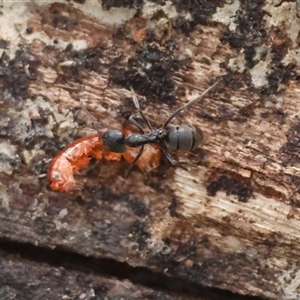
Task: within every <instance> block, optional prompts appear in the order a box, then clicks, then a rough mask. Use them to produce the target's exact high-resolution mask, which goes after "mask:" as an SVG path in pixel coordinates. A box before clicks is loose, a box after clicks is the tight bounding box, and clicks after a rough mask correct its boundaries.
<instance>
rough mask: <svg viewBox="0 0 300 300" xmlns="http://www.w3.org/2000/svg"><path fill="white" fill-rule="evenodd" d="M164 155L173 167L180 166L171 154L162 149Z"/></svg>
mask: <svg viewBox="0 0 300 300" xmlns="http://www.w3.org/2000/svg"><path fill="white" fill-rule="evenodd" d="M161 149H162V151H163V153H164V155H165V156H166V157H167V159H168V161H169V162H170V163H171V164H172V165H173V166H176V165H178V164H179V162H178V161H176V160H175V159H174V158H173V157H172V156H171V154H170V152H169V151H168V150H167V149H166V148H165V147H161Z"/></svg>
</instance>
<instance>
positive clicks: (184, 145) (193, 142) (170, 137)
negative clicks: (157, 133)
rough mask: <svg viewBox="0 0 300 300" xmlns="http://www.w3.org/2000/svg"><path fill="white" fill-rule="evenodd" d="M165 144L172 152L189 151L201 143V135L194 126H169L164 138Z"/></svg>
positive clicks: (198, 129) (199, 130)
mask: <svg viewBox="0 0 300 300" xmlns="http://www.w3.org/2000/svg"><path fill="white" fill-rule="evenodd" d="M165 141H166V144H167V145H168V146H169V147H170V148H171V149H173V150H180V151H189V150H193V149H195V148H197V147H198V146H199V145H200V144H201V143H202V141H203V133H202V131H201V129H200V128H198V127H196V126H189V125H186V124H183V125H178V126H172V125H169V126H168V128H167V132H166V136H165Z"/></svg>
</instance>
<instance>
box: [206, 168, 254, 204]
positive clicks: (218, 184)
mask: <svg viewBox="0 0 300 300" xmlns="http://www.w3.org/2000/svg"><path fill="white" fill-rule="evenodd" d="M206 190H207V193H208V195H210V196H216V194H217V192H218V191H225V192H226V194H227V195H236V196H237V197H238V200H239V201H241V202H247V200H248V199H249V198H250V197H251V196H252V194H253V187H252V186H251V183H250V181H249V179H247V178H244V177H242V176H241V175H239V174H236V173H233V172H227V171H221V170H213V171H212V172H211V173H210V175H209V177H208V178H207V180H206Z"/></svg>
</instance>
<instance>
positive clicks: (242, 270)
mask: <svg viewBox="0 0 300 300" xmlns="http://www.w3.org/2000/svg"><path fill="white" fill-rule="evenodd" d="M114 3H115V2H114V1H104V2H103V3H102V6H101V5H100V4H99V3H96V2H90V1H86V2H85V3H83V4H79V3H76V2H74V3H73V2H71V3H70V4H69V5H65V4H61V3H47V4H34V3H31V4H24V5H22V6H16V5H14V4H6V6H4V8H3V15H2V16H1V18H2V19H3V20H5V25H6V26H7V27H5V26H3V27H1V29H0V30H1V37H2V41H1V43H0V45H1V50H2V51H1V52H2V58H1V64H0V71H1V75H0V91H1V94H2V97H1V100H0V101H1V102H0V105H1V110H0V136H1V140H0V143H1V157H0V158H1V160H0V170H1V173H0V182H1V186H0V188H1V199H2V206H1V209H0V222H1V226H0V235H1V236H2V237H5V238H9V239H11V240H16V241H21V242H22V241H23V242H29V243H34V244H36V245H43V246H46V247H51V248H56V247H62V248H64V249H68V250H70V251H72V252H75V253H79V254H82V255H85V256H93V257H96V258H113V259H116V260H118V261H122V262H125V261H126V262H128V264H130V265H131V266H145V267H147V268H149V269H152V270H154V271H156V272H165V273H167V274H169V275H172V276H176V277H182V278H185V279H187V280H190V281H193V282H197V283H201V284H204V285H208V286H213V287H218V288H222V289H228V290H230V291H233V292H237V293H240V294H246V295H258V296H262V297H266V298H270V299H298V298H299V297H300V296H299V295H300V287H299V284H300V282H299V270H298V269H299V263H298V252H299V250H300V243H299V237H300V233H299V232H300V231H299V229H300V214H299V203H300V202H299V201H300V197H299V188H298V185H299V182H300V177H299V175H300V171H299V170H300V169H299V166H300V160H299V154H298V146H299V132H300V131H299V128H300V127H299V124H300V123H299V119H298V118H299V117H298V114H299V113H298V107H299V104H298V92H299V84H298V81H299V78H300V77H299V58H298V56H299V55H298V45H299V38H298V32H299V26H300V25H299V24H300V19H299V18H298V17H297V12H296V3H295V2H288V1H285V2H278V3H275V4H274V3H272V2H271V1H255V3H254V2H253V3H252V2H250V1H249V2H239V1H227V2H225V1H224V2H223V1H219V2H213V1H207V2H206V1H200V2H197V1H196V2H195V3H194V2H193V1H182V2H181V1H174V2H173V3H172V2H171V1H166V2H164V3H161V4H154V3H152V2H150V1H147V3H145V4H143V3H139V2H135V3H131V2H130V1H129V2H128V5H124V6H125V7H115V6H116V5H114ZM14 14H15V15H18V16H20V22H15V21H13V20H12V17H11V16H12V15H14ZM13 22H14V23H13ZM7 28H10V30H7ZM219 76H223V81H222V82H221V83H220V85H219V86H218V87H217V88H216V90H215V91H214V92H212V93H211V94H210V95H209V96H208V97H206V98H205V99H204V100H203V101H201V102H199V103H196V104H195V105H194V106H192V107H191V108H190V109H188V110H187V111H186V112H185V113H184V114H183V115H181V116H179V117H178V118H177V119H176V122H178V123H179V122H185V123H188V124H194V125H198V126H199V127H200V128H201V129H202V130H203V132H204V136H205V141H204V143H203V145H201V147H200V148H199V149H197V150H195V151H192V152H190V153H187V154H183V153H174V156H175V157H177V158H178V159H180V160H183V161H187V162H188V170H184V169H182V168H173V167H171V166H170V165H169V164H168V162H167V161H166V160H164V161H162V163H161V166H160V168H159V169H158V170H157V171H155V172H152V173H141V172H140V171H139V170H137V169H134V170H133V172H132V173H131V174H130V177H129V178H128V179H127V180H126V181H124V174H125V172H126V170H127V168H128V165H127V164H126V163H125V162H105V161H103V162H102V161H100V162H92V163H91V164H90V166H89V167H88V168H86V169H84V170H82V172H80V173H79V174H77V176H76V180H77V184H78V189H77V190H76V191H74V192H73V193H72V194H68V195H63V194H60V193H57V192H52V191H50V190H49V187H48V183H47V180H46V178H45V177H44V176H43V175H44V174H45V173H46V172H47V166H48V164H49V162H50V160H51V159H52V158H53V157H54V155H55V154H56V153H57V152H58V151H59V150H60V149H61V148H62V147H63V146H64V145H66V144H68V143H70V142H72V141H73V140H74V139H76V138H77V137H81V136H85V135H86V134H88V133H93V132H94V130H93V128H92V125H91V120H90V119H89V118H88V117H87V116H86V115H85V114H84V113H83V112H82V111H81V110H80V105H79V99H82V100H83V101H84V102H85V103H86V105H87V108H88V110H89V111H90V112H91V113H92V114H93V115H94V116H95V117H96V118H97V119H98V120H99V126H101V127H103V128H111V129H121V128H122V124H123V123H124V122H125V121H126V119H127V118H128V116H130V115H131V114H132V113H134V106H133V103H132V100H131V98H132V92H131V91H130V88H131V87H132V88H133V89H134V91H135V92H136V94H137V96H138V98H139V100H140V103H141V106H142V108H143V109H146V114H147V116H149V119H150V120H152V121H153V124H155V126H160V125H161V124H162V123H163V121H164V120H166V118H167V116H168V115H169V114H170V113H171V112H172V111H173V110H175V109H176V108H177V107H179V106H181V105H182V104H183V103H186V102H187V101H188V100H190V99H192V98H194V97H196V96H197V95H199V94H200V93H201V92H202V91H203V90H204V89H205V88H207V87H208V86H209V85H211V84H212V83H213V82H214V81H215V80H216V78H218V77H219ZM174 122H175V121H174Z"/></svg>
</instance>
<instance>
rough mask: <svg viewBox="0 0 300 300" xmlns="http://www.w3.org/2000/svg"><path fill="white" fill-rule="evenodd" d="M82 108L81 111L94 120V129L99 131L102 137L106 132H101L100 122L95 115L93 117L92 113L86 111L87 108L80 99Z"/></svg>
mask: <svg viewBox="0 0 300 300" xmlns="http://www.w3.org/2000/svg"><path fill="white" fill-rule="evenodd" d="M80 106H81V109H82V110H83V111H84V112H85V113H86V114H87V116H88V117H90V118H91V119H92V120H93V127H94V129H95V130H97V133H98V135H99V136H101V137H102V135H103V133H104V132H105V131H106V130H103V129H102V130H100V128H99V123H98V120H97V119H96V118H95V117H94V116H93V115H91V113H90V112H89V111H88V110H87V109H86V106H85V104H84V102H83V100H82V99H80Z"/></svg>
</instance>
